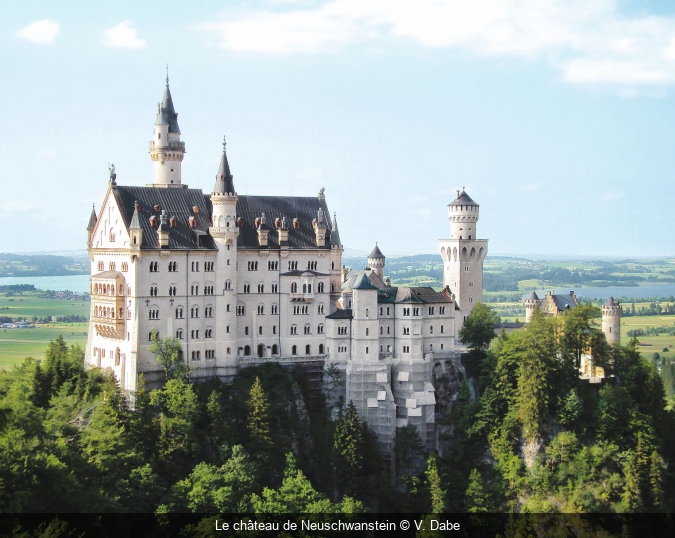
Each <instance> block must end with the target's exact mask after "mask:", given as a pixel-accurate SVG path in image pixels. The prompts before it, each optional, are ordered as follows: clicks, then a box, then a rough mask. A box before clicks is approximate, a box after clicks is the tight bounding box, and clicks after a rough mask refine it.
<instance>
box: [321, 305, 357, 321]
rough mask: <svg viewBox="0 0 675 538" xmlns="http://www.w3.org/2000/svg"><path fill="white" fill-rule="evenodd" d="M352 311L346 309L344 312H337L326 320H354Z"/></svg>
mask: <svg viewBox="0 0 675 538" xmlns="http://www.w3.org/2000/svg"><path fill="white" fill-rule="evenodd" d="M352 317H353V316H352V309H351V308H345V309H343V310H340V309H338V310H336V311H335V312H333V313H332V314H329V315H327V316H326V319H352Z"/></svg>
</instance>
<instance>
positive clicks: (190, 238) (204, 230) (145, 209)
mask: <svg viewBox="0 0 675 538" xmlns="http://www.w3.org/2000/svg"><path fill="white" fill-rule="evenodd" d="M113 193H114V196H115V198H116V200H117V203H118V205H119V208H120V213H121V215H122V218H123V219H124V224H125V225H126V227H127V229H129V228H130V227H131V226H132V225H136V224H137V225H138V227H139V228H140V229H141V230H143V242H142V243H141V249H158V248H159V243H158V239H157V229H156V228H154V227H153V226H151V224H150V217H153V216H154V217H156V219H157V223H159V217H160V215H161V212H162V210H163V209H165V210H166V212H167V215H168V217H169V218H171V217H176V227H175V228H170V231H169V249H179V250H182V249H194V250H214V249H215V248H216V245H215V243H214V241H213V238H212V237H211V236H210V235H209V234H208V229H209V224H210V219H211V217H210V215H211V207H210V201H209V199H208V198H207V197H205V196H204V194H203V193H202V191H201V190H199V189H164V188H156V187H126V186H117V187H116V188H114V189H113ZM135 202H137V203H138V206H140V207H137V209H134V203H135ZM155 206H159V210H155ZM194 207H197V210H198V211H197V212H195V211H194ZM136 212H137V214H135V213H136ZM190 217H194V219H195V224H196V226H195V228H191V227H190V224H189V219H190ZM136 221H137V222H136Z"/></svg>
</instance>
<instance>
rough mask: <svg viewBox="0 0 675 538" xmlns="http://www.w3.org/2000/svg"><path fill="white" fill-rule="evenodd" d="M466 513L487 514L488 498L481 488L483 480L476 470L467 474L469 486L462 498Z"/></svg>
mask: <svg viewBox="0 0 675 538" xmlns="http://www.w3.org/2000/svg"><path fill="white" fill-rule="evenodd" d="M464 503H465V505H466V511H467V512H470V513H472V514H475V513H478V512H488V511H489V510H488V496H487V494H486V493H485V489H484V488H483V479H482V477H481V476H480V473H479V472H478V469H472V470H471V474H469V486H468V487H467V488H466V493H465V497H464Z"/></svg>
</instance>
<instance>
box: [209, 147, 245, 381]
mask: <svg viewBox="0 0 675 538" xmlns="http://www.w3.org/2000/svg"><path fill="white" fill-rule="evenodd" d="M225 148H226V143H225V138H224V137H223V153H222V155H221V157H220V165H219V167H218V174H217V175H216V181H215V183H214V185H213V191H212V192H211V205H212V206H213V212H212V214H211V215H212V217H211V219H212V221H211V226H210V227H209V233H210V234H211V237H213V240H214V241H215V243H216V246H217V247H218V254H217V258H216V264H215V269H216V282H219V283H222V284H221V286H222V289H219V292H218V297H217V298H216V316H217V319H218V323H217V325H216V328H215V333H216V334H215V335H214V337H215V339H216V340H215V345H216V371H217V372H218V373H219V374H221V375H224V374H231V372H232V369H233V368H235V366H234V362H232V361H234V357H235V356H236V350H237V318H236V315H235V308H234V306H233V305H234V304H236V298H237V237H238V236H239V228H238V226H237V200H238V197H237V193H236V191H235V190H234V177H233V176H232V173H231V172H230V163H229V162H228V161H227V152H226V150H225ZM231 305H232V306H231ZM233 350H234V353H233ZM235 369H236V368H235Z"/></svg>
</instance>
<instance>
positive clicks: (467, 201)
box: [450, 190, 478, 207]
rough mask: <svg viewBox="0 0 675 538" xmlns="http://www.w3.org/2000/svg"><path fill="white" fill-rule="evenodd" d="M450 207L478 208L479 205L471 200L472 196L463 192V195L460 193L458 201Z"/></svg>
mask: <svg viewBox="0 0 675 538" xmlns="http://www.w3.org/2000/svg"><path fill="white" fill-rule="evenodd" d="M450 205H473V206H476V207H478V204H477V203H476V202H474V201H473V200H472V199H471V196H469V195H468V194H467V193H466V191H464V190H462V192H461V193H459V196H457V199H455V200H454V201H452V202H450Z"/></svg>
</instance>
